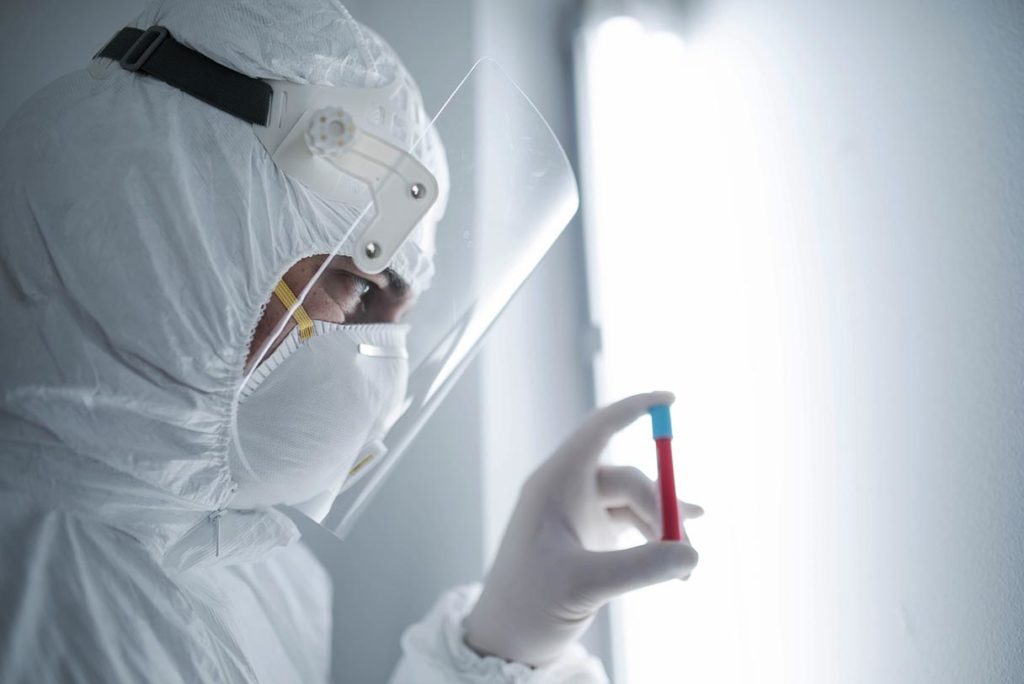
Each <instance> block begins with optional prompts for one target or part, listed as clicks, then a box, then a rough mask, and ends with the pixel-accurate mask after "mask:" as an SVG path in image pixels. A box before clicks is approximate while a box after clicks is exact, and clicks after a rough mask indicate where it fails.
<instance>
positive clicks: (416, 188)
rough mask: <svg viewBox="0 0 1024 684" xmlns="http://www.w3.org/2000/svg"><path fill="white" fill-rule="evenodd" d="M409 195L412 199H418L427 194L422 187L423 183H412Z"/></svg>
mask: <svg viewBox="0 0 1024 684" xmlns="http://www.w3.org/2000/svg"><path fill="white" fill-rule="evenodd" d="M409 194H410V195H412V198H413V199H420V198H421V197H423V196H424V195H426V194H427V189H426V188H425V187H423V183H413V184H412V186H411V187H410V188H409Z"/></svg>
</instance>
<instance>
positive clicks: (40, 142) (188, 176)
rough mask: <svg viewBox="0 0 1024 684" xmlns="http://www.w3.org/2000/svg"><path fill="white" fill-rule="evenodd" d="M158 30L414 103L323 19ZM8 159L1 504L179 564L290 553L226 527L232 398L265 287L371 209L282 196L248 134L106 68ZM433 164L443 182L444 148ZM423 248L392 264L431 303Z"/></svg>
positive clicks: (306, 78)
mask: <svg viewBox="0 0 1024 684" xmlns="http://www.w3.org/2000/svg"><path fill="white" fill-rule="evenodd" d="M154 24H160V25H163V26H165V27H167V28H168V29H169V30H170V31H171V33H172V34H173V35H174V36H175V37H176V38H177V39H178V40H179V41H181V42H183V43H185V44H187V45H189V46H190V47H192V48H194V49H196V50H199V51H201V52H203V53H204V54H206V55H207V56H209V57H210V58H212V59H214V60H215V61H218V62H220V63H222V64H224V65H226V66H228V67H230V68H232V69H235V70H238V71H241V72H243V73H246V74H248V75H250V76H254V77H263V78H273V79H285V80H292V81H298V82H308V83H316V84H327V85H347V86H355V87H366V86H376V85H382V84H386V83H389V82H391V81H392V80H393V79H396V78H399V79H405V80H406V81H408V84H409V90H408V94H409V96H410V97H415V98H417V100H418V99H419V94H418V92H416V90H415V85H414V84H413V82H412V79H411V78H410V77H409V75H408V73H407V72H406V71H405V69H404V67H403V66H402V65H401V63H400V62H399V61H398V59H397V57H396V56H395V54H394V53H393V52H392V51H391V49H390V48H389V47H388V46H387V45H386V44H384V43H383V41H381V40H380V39H379V38H378V37H377V36H375V35H374V34H372V33H371V32H369V31H368V30H367V29H365V28H363V27H361V26H360V25H359V24H358V23H356V22H355V21H354V20H353V19H352V18H351V16H350V15H349V14H348V12H347V11H346V10H345V8H344V7H343V6H341V5H340V4H338V3H336V2H331V1H330V0H280V1H278V2H273V3H249V2H246V0H218V1H217V2H210V1H208V0H165V1H163V2H157V3H154V4H153V5H151V6H150V7H149V8H148V9H147V10H146V11H145V12H144V13H143V14H142V15H141V16H140V17H139V18H138V19H137V20H136V21H135V22H134V25H135V26H137V27H140V28H146V27H148V26H151V25H154ZM119 28H120V27H116V26H112V27H111V31H112V32H113V31H114V30H116V29H119ZM97 47H99V46H97ZM87 59H88V57H87V56H83V67H84V66H86V64H85V61H86V60H87ZM425 122H426V117H425V116H422V117H420V121H419V122H418V123H419V125H425ZM40 131H41V132H40ZM428 148H429V146H428ZM430 154H431V153H430V152H429V151H428V152H427V156H428V157H429V156H430ZM0 159H2V164H0V188H2V190H0V216H2V217H3V222H4V226H3V230H2V231H0V267H2V278H0V309H2V311H3V315H4V323H3V325H2V326H0V348H2V351H3V353H2V354H0V377H3V395H2V400H0V401H2V404H0V440H2V450H3V458H2V465H0V486H9V487H12V488H17V489H18V490H19V491H27V492H29V493H30V494H31V496H32V498H33V499H35V500H37V501H39V502H41V503H42V504H43V505H46V506H51V507H53V508H58V509H62V510H66V511H68V512H71V513H73V514H75V515H77V516H81V517H84V518H89V519H94V520H99V521H101V522H103V523H105V524H109V525H111V526H113V527H115V528H117V529H120V530H122V531H124V532H126V533H128V534H130V535H131V536H133V537H134V538H136V539H138V540H139V541H140V542H141V543H142V544H143V545H144V546H145V547H146V548H147V549H148V550H149V551H150V552H151V553H152V554H154V557H156V558H157V559H158V560H159V561H160V562H162V563H163V564H164V565H165V566H168V567H174V568H179V569H184V568H189V567H195V566H197V565H201V564H209V563H225V562H232V561H238V560H250V559H252V558H254V557H258V556H260V555H261V554H263V553H265V552H266V551H267V550H268V549H270V548H274V547H277V546H281V545H285V544H287V543H289V542H290V541H292V540H294V539H295V538H296V537H297V532H296V530H295V528H294V526H293V524H292V523H291V522H290V521H289V520H288V519H287V518H286V517H285V516H283V515H281V514H280V513H277V512H275V511H273V510H269V509H264V510H254V511H225V510H224V508H225V506H226V504H227V503H228V502H229V501H230V499H231V497H232V494H233V481H232V473H231V472H230V469H229V467H228V462H227V456H226V453H227V441H228V439H229V427H230V424H231V421H232V411H233V406H234V394H235V391H236V389H237V387H238V385H239V382H240V380H241V377H242V369H243V366H244V363H245V360H246V355H247V353H248V348H249V342H250V339H251V336H252V331H253V329H254V328H255V326H256V323H257V321H258V320H259V318H260V315H261V313H262V308H263V306H264V305H265V303H266V301H267V299H268V297H269V295H270V293H271V291H272V290H273V287H274V283H275V282H276V281H277V280H278V279H279V278H280V277H281V275H282V274H283V273H284V272H285V271H286V270H287V269H288V268H289V267H290V266H291V265H292V264H293V263H295V262H296V261H297V260H299V259H301V258H303V257H305V256H309V255H312V254H320V253H325V252H329V251H330V250H331V248H332V247H333V246H334V245H335V244H336V243H337V241H338V240H339V239H340V238H341V237H342V236H343V235H344V234H345V233H346V232H347V230H348V229H349V228H350V227H351V225H352V222H353V221H354V220H355V219H356V218H357V215H358V213H359V212H358V211H357V210H356V209H355V208H353V207H348V206H344V205H340V204H332V203H329V202H325V201H323V200H321V199H319V198H318V197H316V196H315V195H313V194H311V193H309V192H308V191H306V190H305V189H304V188H303V187H302V186H300V185H298V184H296V183H294V182H292V181H290V180H289V179H288V178H287V177H285V176H284V175H283V174H282V173H281V172H280V171H279V170H278V169H277V168H276V167H275V165H274V163H273V162H272V161H271V159H270V157H269V155H268V154H267V153H266V150H265V149H264V148H263V147H262V146H261V144H260V142H259V140H258V139H257V138H256V136H255V135H254V134H253V132H252V129H251V127H250V126H249V125H248V124H245V123H244V122H241V121H239V120H237V119H235V118H233V117H231V116H230V115H228V114H225V113H223V112H221V111H218V110H217V109H214V108H213V107H210V106H207V105H206V104H204V103H202V102H200V101H198V100H196V99H194V98H192V97H190V96H188V95H186V94H184V93H182V92H180V91H178V90H176V89H174V88H173V87H171V86H168V85H166V84H164V83H161V82H159V81H157V80H155V79H152V78H147V77H144V76H139V75H135V74H131V73H128V72H126V71H123V70H121V69H116V68H115V69H111V70H109V72H108V73H107V74H106V75H104V77H102V78H95V77H93V76H91V75H89V74H87V73H86V71H85V70H84V69H83V70H82V71H79V72H75V73H72V74H69V75H68V76H66V77H64V78H62V79H60V80H58V81H57V82H55V83H53V84H51V85H50V86H48V87H47V88H45V89H44V90H43V91H41V92H40V93H38V94H37V95H36V96H34V97H33V98H32V99H31V100H30V101H29V102H27V103H26V104H25V105H24V106H23V107H22V108H21V109H20V110H19V112H18V113H17V114H16V115H15V117H14V118H13V119H12V120H11V121H10V122H9V124H8V125H7V126H6V128H5V130H4V132H3V135H2V139H0ZM422 161H423V163H424V164H426V165H427V166H428V167H429V168H432V169H439V168H440V167H443V164H444V162H443V159H442V158H441V157H440V152H439V151H437V148H435V156H434V158H430V159H424V160H422ZM432 244H433V241H432V226H431V225H428V224H427V222H424V225H421V226H420V227H418V228H417V229H416V232H415V233H414V236H413V238H412V239H411V240H410V241H409V243H408V245H407V248H406V247H403V250H402V251H401V252H400V253H399V254H398V255H396V258H395V260H394V262H393V264H392V267H393V268H394V269H395V270H396V271H398V272H399V274H400V275H403V276H404V277H406V278H407V279H409V280H410V281H412V282H418V283H424V285H423V286H424V287H425V283H426V282H428V281H429V275H430V269H431V268H432V266H431V263H430V256H431V254H430V253H431V250H432ZM342 253H344V251H343V252H342ZM211 514H212V516H211Z"/></svg>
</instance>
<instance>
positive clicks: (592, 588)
mask: <svg viewBox="0 0 1024 684" xmlns="http://www.w3.org/2000/svg"><path fill="white" fill-rule="evenodd" d="M674 399H675V397H674V396H673V395H672V394H671V393H669V392H653V393H650V394H639V395H636V396H632V397H629V398H627V399H623V400H622V401H619V402H617V403H615V404H612V405H610V406H607V407H605V408H602V409H599V410H597V411H595V412H594V413H593V414H591V415H590V416H589V417H588V418H587V419H586V420H585V421H584V423H583V424H582V425H581V426H580V428H579V429H578V430H577V431H576V432H575V434H573V435H572V436H571V437H569V439H568V440H566V442H565V443H564V444H562V446H561V447H560V448H559V449H558V451H556V452H555V454H554V455H553V456H551V458H549V459H548V460H547V462H545V463H544V464H543V465H542V466H541V467H540V468H538V469H537V470H536V471H534V473H533V474H532V475H531V476H530V477H529V479H528V480H527V481H526V483H525V484H524V485H523V488H522V491H521V492H520V495H519V501H518V503H517V504H516V509H515V512H514V513H513V515H512V519H511V520H510V522H509V525H508V528H507V529H506V530H505V537H504V539H503V540H502V543H501V548H500V549H499V550H498V555H497V557H496V558H495V561H494V565H493V566H492V567H491V571H490V573H489V574H488V577H487V580H486V581H485V583H484V587H483V590H482V592H481V594H480V598H479V600H478V601H477V603H476V606H475V607H474V608H473V610H472V611H471V612H470V614H469V615H467V616H466V619H465V620H464V622H463V627H464V628H465V641H466V643H467V644H468V645H469V646H470V647H471V648H473V649H474V650H475V651H477V652H479V653H481V654H484V655H494V656H498V657H500V658H504V659H505V660H512V661H518V662H523V663H527V664H529V665H534V666H539V665H543V664H545V663H548V662H551V661H552V660H554V659H556V658H557V657H558V656H559V655H560V653H561V652H562V650H563V649H564V648H565V647H566V646H568V645H569V644H570V643H571V642H572V641H574V640H575V639H576V638H577V637H579V636H580V634H582V633H583V631H584V630H586V628H587V627H588V626H589V625H590V623H591V621H592V620H593V618H594V615H595V613H596V612H597V610H598V609H599V608H600V607H601V606H602V605H604V604H605V603H606V602H607V601H608V600H609V599H611V598H613V597H615V596H617V595H619V594H622V593H625V592H627V591H630V590H632V589H637V588H640V587H644V586H647V585H649V584H655V583H657V582H662V581H665V580H669V579H673V578H683V579H685V578H686V577H688V576H689V573H690V571H691V570H693V568H694V566H695V565H696V564H697V552H696V551H695V550H694V549H693V547H692V546H691V545H690V544H689V542H688V541H684V542H661V541H657V540H658V539H659V538H660V532H661V529H660V528H661V514H660V504H659V501H658V493H657V489H656V487H655V485H654V483H653V482H651V480H649V479H648V478H647V477H646V476H645V475H644V474H643V473H642V472H640V471H639V470H638V469H636V468H632V467H613V466H602V465H600V464H599V463H598V458H599V456H600V455H601V452H602V451H603V450H604V448H605V446H606V445H607V444H608V440H609V439H610V438H611V437H612V435H614V434H615V433H616V432H618V431H619V430H621V429H623V428H624V427H626V426H627V425H629V424H630V423H632V422H633V421H634V420H636V419H637V418H638V417H640V416H641V415H644V414H645V413H646V411H647V409H648V408H650V407H651V406H654V405H655V404H667V403H671V402H672V401H673V400H674ZM652 451H653V447H652ZM679 505H680V513H681V519H685V518H693V517H697V516H699V515H701V514H702V513H703V511H702V510H701V509H700V507H699V506H692V505H690V504H684V503H683V502H679ZM625 526H633V527H636V528H637V529H639V530H640V531H641V532H643V533H644V535H645V536H646V537H647V538H648V540H649V542H648V543H647V544H645V545H642V546H637V547H634V548H630V549H624V550H607V549H613V548H614V541H615V537H616V536H617V533H618V532H621V531H622V530H623V528H624V527H625ZM683 536H684V538H685V539H688V537H686V535H685V532H684V535H683Z"/></svg>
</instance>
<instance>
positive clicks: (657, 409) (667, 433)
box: [647, 404, 672, 439]
mask: <svg viewBox="0 0 1024 684" xmlns="http://www.w3.org/2000/svg"><path fill="white" fill-rule="evenodd" d="M647 412H648V413H650V414H651V427H652V428H653V429H654V439H664V438H666V437H667V438H669V439H672V414H671V413H669V410H668V404H658V405H657V406H652V407H651V408H649V409H647Z"/></svg>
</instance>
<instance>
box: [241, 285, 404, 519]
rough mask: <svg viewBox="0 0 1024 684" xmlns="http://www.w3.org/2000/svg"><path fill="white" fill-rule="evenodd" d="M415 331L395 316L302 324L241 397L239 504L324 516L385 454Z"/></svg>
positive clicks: (398, 411) (258, 370)
mask: <svg viewBox="0 0 1024 684" xmlns="http://www.w3.org/2000/svg"><path fill="white" fill-rule="evenodd" d="M279 287H280V285H279ZM407 333H408V326H405V325H400V324H393V323H383V324H360V325H342V324H337V323H326V322H323V321H312V320H309V319H308V318H307V319H306V321H305V323H304V324H300V325H298V326H296V327H295V328H294V329H293V330H292V331H291V333H290V334H289V335H288V336H287V337H286V338H285V339H284V340H283V341H282V342H281V344H280V345H279V346H278V347H277V349H276V350H274V352H273V353H271V354H270V355H269V356H268V357H267V358H266V359H264V361H263V362H262V363H261V364H260V365H259V366H258V367H257V368H256V369H255V370H254V371H253V373H252V377H251V378H250V380H249V382H248V383H247V384H246V386H245V388H244V390H243V391H242V392H241V393H240V394H239V397H238V407H237V415H236V420H235V428H236V429H235V433H234V434H233V435H232V439H231V443H230V446H229V451H228V459H229V466H230V468H231V472H232V475H233V477H234V479H235V481H236V482H237V484H238V490H237V491H236V493H235V496H234V498H233V499H232V500H231V502H230V504H229V506H230V507H231V508H241V509H245V508H259V507H264V506H274V505H278V504H287V505H290V506H292V507H294V508H297V509H299V510H300V511H302V512H303V513H305V514H306V515H308V516H309V517H311V518H313V519H316V520H322V519H323V518H324V517H325V516H326V515H327V513H328V511H329V510H330V506H331V504H332V503H333V501H334V499H335V497H336V496H337V495H338V494H339V493H340V492H341V491H342V489H343V488H344V487H345V486H346V485H351V484H353V483H354V482H355V481H356V480H358V478H359V476H360V474H361V472H363V471H364V468H365V469H368V468H366V466H368V465H369V464H370V463H371V462H372V461H374V460H375V459H380V458H381V457H382V456H383V455H384V453H385V447H384V445H383V443H382V442H381V439H382V438H383V436H384V435H385V433H386V432H387V430H388V428H390V427H391V425H392V424H393V423H394V422H395V420H397V418H398V416H399V415H400V414H401V412H402V410H403V409H404V406H403V405H402V403H403V401H402V400H403V399H404V398H405V394H406V387H407V382H408V376H409V366H408V355H407V353H406V346H405V338H406V334H407Z"/></svg>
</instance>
